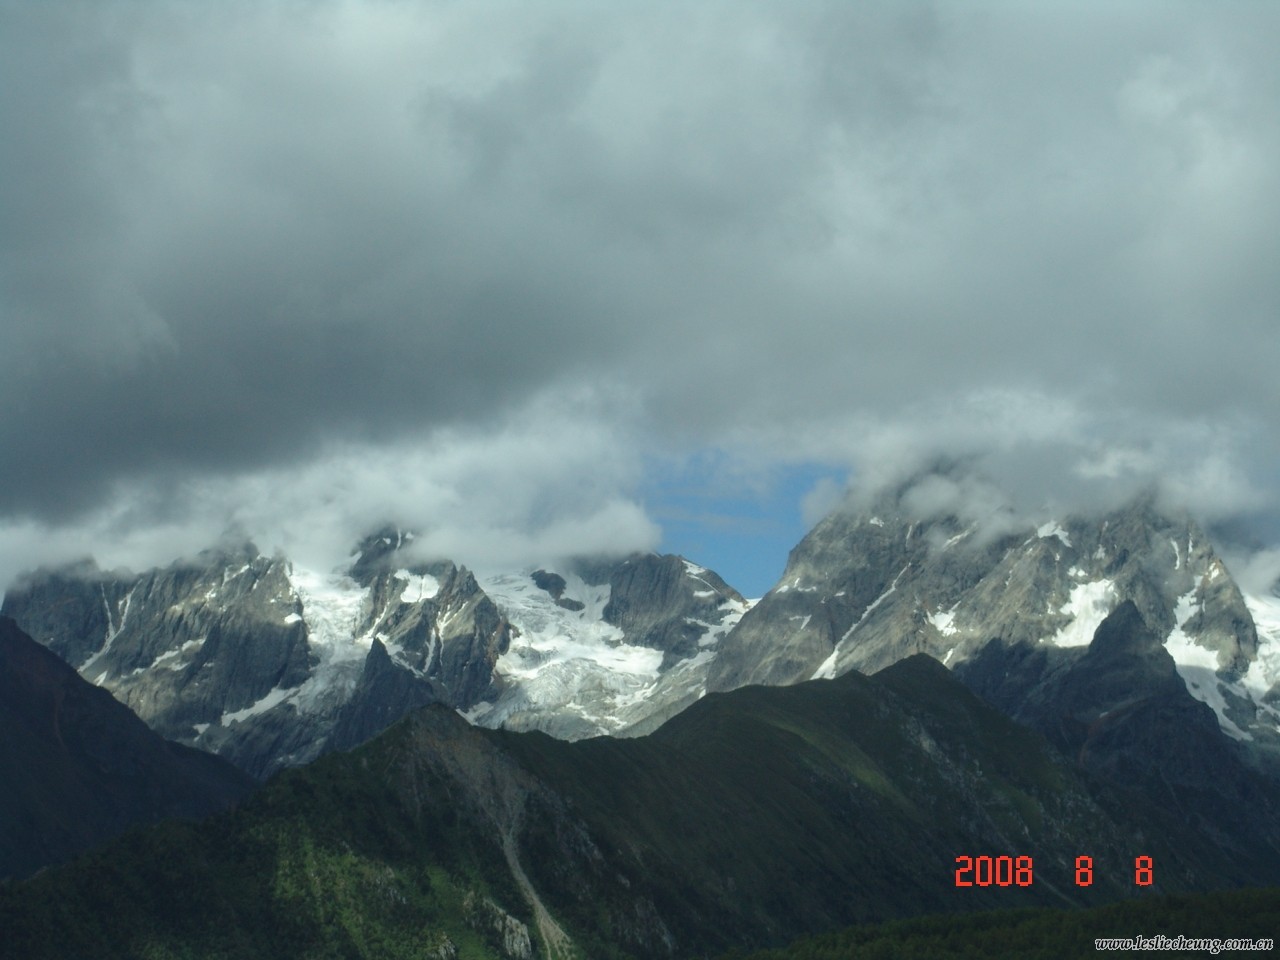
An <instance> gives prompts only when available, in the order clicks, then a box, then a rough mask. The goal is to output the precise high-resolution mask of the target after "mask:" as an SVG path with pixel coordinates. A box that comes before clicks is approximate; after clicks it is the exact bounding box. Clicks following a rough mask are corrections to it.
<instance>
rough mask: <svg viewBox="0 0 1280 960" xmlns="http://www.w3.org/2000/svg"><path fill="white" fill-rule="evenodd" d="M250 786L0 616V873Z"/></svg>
mask: <svg viewBox="0 0 1280 960" xmlns="http://www.w3.org/2000/svg"><path fill="white" fill-rule="evenodd" d="M252 787H253V781H252V780H251V779H250V778H249V777H247V776H245V775H244V774H243V773H241V772H240V771H239V770H237V769H235V767H233V766H231V764H229V763H226V762H225V761H223V760H220V759H218V758H217V757H211V756H209V755H208V754H205V753H201V752H200V751H198V750H189V749H187V748H185V747H182V746H179V745H178V744H174V743H169V742H168V741H165V740H163V739H162V738H161V737H159V736H158V735H156V734H155V733H154V732H152V731H151V730H149V729H147V727H146V725H145V724H144V723H143V722H142V721H141V720H139V719H138V718H137V717H136V716H135V715H134V714H133V713H132V712H130V711H129V709H128V708H126V707H125V706H124V705H122V704H120V703H119V702H117V701H116V700H115V699H114V698H113V697H112V696H111V695H110V694H109V693H107V692H106V691H105V690H102V689H100V688H98V687H94V686H93V685H92V684H89V683H87V682H86V681H84V680H83V679H81V678H80V676H78V675H77V674H76V672H75V671H74V670H73V669H71V667H70V666H68V665H67V664H66V663H65V662H64V661H63V660H61V659H60V658H59V657H57V656H55V655H54V654H53V653H51V652H50V651H48V650H46V649H45V648H44V647H42V646H41V645H40V644H38V643H36V642H35V641H34V640H32V639H31V638H30V637H29V636H27V635H26V634H25V633H23V632H22V631H21V630H20V629H19V628H18V626H17V624H16V623H14V621H13V620H11V619H8V618H0V878H3V877H22V876H26V875H27V874H30V873H33V872H34V871H36V870H37V869H39V868H40V867H43V866H47V865H49V864H52V863H57V862H59V861H62V860H67V859H70V858H71V857H72V856H74V855H75V854H77V853H80V852H82V851H84V850H86V849H88V848H89V847H91V846H93V845H95V844H97V843H100V842H102V841H103V840H106V839H107V838H108V837H111V836H114V835H116V834H119V833H122V832H124V831H125V830H126V829H128V828H129V827H132V826H137V825H140V824H144V823H150V822H153V821H155V820H159V819H162V818H166V817H190V818H198V817H202V816H207V815H208V814H211V813H214V812H216V811H217V810H220V809H223V808H225V807H227V806H230V805H232V804H233V803H235V802H236V801H237V800H238V799H240V798H241V797H243V796H244V795H246V794H247V793H248V792H249V790H250V789H252Z"/></svg>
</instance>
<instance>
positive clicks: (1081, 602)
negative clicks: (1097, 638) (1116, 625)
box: [1043, 579, 1116, 647]
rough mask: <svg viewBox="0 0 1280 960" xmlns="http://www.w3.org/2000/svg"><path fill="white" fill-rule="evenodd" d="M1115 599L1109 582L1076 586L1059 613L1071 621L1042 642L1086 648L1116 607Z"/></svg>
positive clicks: (1057, 645)
mask: <svg viewBox="0 0 1280 960" xmlns="http://www.w3.org/2000/svg"><path fill="white" fill-rule="evenodd" d="M1115 600H1116V596H1115V584H1114V583H1113V582H1112V581H1110V580H1105V579H1104V580H1094V581H1091V582H1089V583H1077V584H1076V585H1075V586H1074V587H1072V588H1071V595H1070V596H1069V597H1068V598H1067V602H1066V603H1064V604H1063V605H1062V607H1061V608H1060V609H1059V611H1058V612H1059V613H1062V614H1065V615H1067V616H1069V617H1070V618H1071V622H1070V623H1068V624H1067V625H1066V626H1064V627H1063V628H1062V629H1061V630H1059V631H1058V632H1057V633H1055V634H1054V635H1053V636H1052V637H1046V638H1045V640H1044V641H1043V642H1045V643H1052V644H1053V645H1054V646H1055V647H1087V646H1088V645H1089V644H1090V643H1091V642H1092V640H1093V635H1094V633H1096V632H1097V630H1098V626H1099V625H1100V624H1101V623H1102V621H1103V620H1105V619H1106V618H1107V614H1109V613H1110V612H1111V609H1112V607H1114V606H1115Z"/></svg>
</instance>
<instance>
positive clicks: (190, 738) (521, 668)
mask: <svg viewBox="0 0 1280 960" xmlns="http://www.w3.org/2000/svg"><path fill="white" fill-rule="evenodd" d="M413 539H414V538H413V536H412V534H410V533H405V532H402V531H397V530H395V529H391V528H388V529H384V530H380V531H378V532H377V533H375V534H373V535H371V536H370V537H367V538H366V539H365V540H364V541H363V542H362V543H361V544H360V545H359V548H358V550H357V552H356V555H355V557H354V559H353V561H352V563H351V564H350V566H349V567H348V568H347V570H346V571H345V572H336V573H331V574H322V573H318V572H316V571H310V570H305V569H301V568H297V567H295V566H294V565H293V564H292V563H290V562H289V561H288V560H287V559H286V558H284V557H266V556H262V555H261V554H260V553H259V551H258V550H257V549H256V548H255V547H254V546H253V545H252V544H245V545H242V546H239V547H234V548H223V549H220V550H211V551H207V552H205V553H203V554H201V555H200V556H198V557H196V558H195V559H194V560H191V561H186V562H182V563H175V564H173V565H171V566H169V567H167V568H164V569H158V570H152V571H148V572H146V573H143V574H129V573H122V572H114V573H108V572H105V571H101V570H98V569H97V568H96V567H95V566H93V565H92V563H84V564H80V565H77V566H76V567H75V568H70V569H66V570H59V571H38V572H37V573H35V574H33V575H31V576H30V577H28V578H26V580H25V581H24V582H23V583H20V584H18V585H17V586H16V587H15V588H13V589H11V590H10V591H9V592H8V594H7V596H6V598H5V602H4V610H5V611H6V612H7V613H11V614H12V615H13V616H14V617H15V618H17V619H19V620H20V622H22V623H24V624H28V625H32V626H33V628H35V629H37V630H38V631H39V634H40V638H41V640H42V641H43V642H44V643H46V644H47V645H48V646H49V647H50V649H53V650H55V651H57V652H59V653H60V654H62V655H63V656H65V657H70V658H73V661H74V665H75V666H77V667H78V668H79V669H80V671H81V673H82V674H83V675H84V676H85V677H86V678H88V679H90V680H92V681H94V682H96V683H99V684H101V685H103V686H105V687H106V688H107V689H109V690H111V691H112V692H113V693H115V694H116V695H117V696H119V697H120V698H121V699H122V700H124V701H125V702H127V703H128V704H129V705H130V706H131V707H132V708H133V709H134V710H135V711H137V712H138V714H139V715H140V716H141V717H142V718H143V719H144V720H146V721H147V722H148V723H149V724H151V725H152V726H153V727H154V728H155V729H157V730H159V731H160V732H161V733H163V734H165V735H166V736H169V737H172V738H173V739H176V740H178V741H180V742H184V743H188V744H192V745H194V746H198V747H201V748H203V749H207V750H211V751H213V752H216V753H219V754H220V755H222V756H224V757H227V758H228V759H230V760H232V761H233V762H235V763H236V764H237V765H239V766H241V767H242V768H243V769H245V770H247V771H249V772H251V773H252V774H253V775H254V776H258V777H263V776H266V775H268V774H270V773H272V772H274V771H276V770H278V769H280V768H281V767H283V766H289V765H296V764H299V763H306V762H309V761H310V760H312V759H314V758H315V757H317V756H319V755H320V754H321V753H323V752H324V751H326V750H332V749H349V748H350V747H353V746H355V745H357V744H358V743H361V742H363V741H364V740H365V739H367V738H368V737H370V736H372V735H374V734H375V733H377V732H378V731H380V730H382V729H384V728H385V727H386V726H387V725H389V724H390V723H392V722H394V721H395V720H396V719H398V718H399V717H401V716H403V715H404V714H405V713H406V712H408V711H410V710H412V709H414V708H416V707H418V706H422V705H424V704H426V703H432V702H440V703H443V704H446V705H448V706H451V707H454V708H456V709H458V710H460V711H462V712H464V713H466V714H467V715H468V716H469V717H471V718H472V719H474V720H476V721H477V722H480V723H483V724H487V725H492V726H498V725H507V726H510V727H515V728H520V729H542V730H545V731H547V732H550V733H553V734H555V735H557V736H562V737H567V738H576V737H586V736H595V735H598V734H601V733H619V732H626V731H631V732H641V731H643V730H645V729H652V728H653V727H655V726H657V725H658V724H659V723H660V722H661V721H662V720H664V719H666V718H667V717H668V716H671V715H672V714H674V713H675V712H677V711H678V710H680V709H682V708H683V707H684V706H687V705H688V704H689V703H691V702H693V701H694V700H696V699H697V698H698V697H700V696H701V695H702V693H703V692H704V690H705V682H704V678H705V671H706V668H707V665H708V664H709V663H710V661H711V660H712V659H713V657H714V655H715V651H716V649H717V647H718V644H719V643H720V641H721V639H722V638H723V637H724V635H725V634H726V633H727V632H728V630H729V629H730V628H731V627H732V626H733V624H734V623H736V622H737V620H738V618H739V617H740V616H741V615H742V612H743V611H744V610H745V609H746V603H745V601H743V599H742V597H741V596H740V595H739V594H738V593H737V592H736V591H734V590H733V589H732V588H731V587H729V586H728V585H726V584H725V583H724V581H723V580H721V579H720V578H719V577H718V576H716V575H715V574H714V573H712V572H710V571H707V570H704V569H703V568H701V567H698V566H696V565H694V564H692V563H689V562H688V561H685V560H683V559H681V558H679V557H670V556H667V557H662V556H657V555H647V556H645V555H636V556H633V557H628V558H623V559H621V560H596V561H592V562H581V563H578V564H568V565H566V566H565V569H564V570H563V571H562V572H555V571H551V570H537V571H533V572H532V573H528V572H520V573H513V574H499V575H491V576H488V577H487V578H485V581H484V583H483V584H482V583H481V582H480V581H479V580H477V578H476V576H475V575H474V574H473V573H472V572H471V571H469V570H467V569H466V568H465V567H459V566H457V565H455V564H453V563H451V562H449V561H442V560H437V561H431V562H421V561H419V560H417V559H415V557H414V553H413ZM584 575H585V577H586V579H584Z"/></svg>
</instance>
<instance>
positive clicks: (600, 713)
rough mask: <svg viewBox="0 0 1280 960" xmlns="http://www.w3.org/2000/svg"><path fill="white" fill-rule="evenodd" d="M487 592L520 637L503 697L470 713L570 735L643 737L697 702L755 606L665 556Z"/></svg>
mask: <svg viewBox="0 0 1280 960" xmlns="http://www.w3.org/2000/svg"><path fill="white" fill-rule="evenodd" d="M483 586H484V589H485V591H486V592H487V593H488V594H489V595H490V596H491V597H493V598H494V600H495V601H496V602H497V604H498V605H499V606H500V608H501V609H502V610H503V611H504V613H505V615H506V616H508V617H510V619H511V621H512V623H513V624H514V625H515V628H516V631H517V635H516V637H515V639H514V640H513V642H512V645H511V648H510V650H509V651H508V652H507V654H506V655H505V656H504V657H503V658H502V659H501V660H500V661H499V663H498V674H499V676H500V678H502V681H503V689H502V693H501V695H500V696H499V697H498V698H496V699H495V700H494V701H493V702H491V703H488V704H483V705H481V706H480V707H479V708H477V709H476V710H474V711H472V712H471V713H469V714H468V716H469V717H470V718H471V719H473V720H474V721H475V722H477V723H480V724H483V725H485V726H503V727H506V728H509V729H516V730H532V729H537V730H543V731H545V732H547V733H551V734H553V735H555V736H558V737H561V738H564V739H578V738H580V737H588V736H597V735H600V734H606V733H607V734H620V735H636V734H640V733H644V732H647V731H649V730H652V729H654V728H655V727H657V726H658V725H659V724H660V723H661V722H662V721H663V720H666V719H667V718H668V717H670V716H673V715H674V714H675V713H678V712H679V711H680V710H682V709H683V708H684V707H686V706H688V705H689V704H690V703H693V702H694V701H695V700H697V699H698V698H699V697H701V696H702V695H703V694H704V693H705V692H706V671H707V669H708V667H709V665H710V664H711V663H712V662H713V661H714V659H715V657H716V654H717V652H718V650H719V649H720V645H721V643H722V642H723V640H724V637H725V636H726V635H727V634H728V633H729V631H730V630H732V629H733V627H734V625H735V624H737V622H738V621H739V620H740V619H741V617H742V615H743V614H744V613H745V612H746V610H747V609H748V606H749V604H748V603H747V601H745V600H744V599H743V598H742V596H741V595H740V594H739V593H738V592H737V591H736V590H734V589H733V588H732V587H730V586H728V585H727V584H726V583H725V582H724V581H723V580H722V579H720V577H719V576H717V575H716V574H715V573H713V572H712V571H710V570H707V569H705V568H703V567H700V566H698V565H697V564H694V563H691V562H689V561H688V560H685V559H684V558H682V557H676V556H670V555H666V556H660V555H658V554H636V555H634V556H631V557H626V558H624V559H622V560H607V561H603V560H596V561H578V562H576V563H570V564H568V565H566V567H565V569H564V570H562V571H559V572H556V571H549V570H537V571H534V572H533V574H532V575H526V574H510V575H502V574H500V575H495V576H492V577H487V578H485V580H484V581H483Z"/></svg>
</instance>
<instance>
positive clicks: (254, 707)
mask: <svg viewBox="0 0 1280 960" xmlns="http://www.w3.org/2000/svg"><path fill="white" fill-rule="evenodd" d="M297 692H298V688H297V687H293V688H291V689H288V690H282V689H281V688H280V687H276V688H274V689H273V690H270V691H268V692H267V695H266V696H265V697H263V698H262V699H261V700H259V701H258V702H257V703H254V704H251V705H249V706H247V707H245V708H244V709H243V710H236V711H233V712H231V713H224V714H223V715H222V719H221V720H220V721H218V722H219V723H221V724H222V725H223V726H224V727H225V726H228V725H230V724H233V723H240V722H242V721H244V720H248V719H249V718H250V717H255V716H257V715H258V714H260V713H266V712H267V711H268V710H270V709H271V708H272V707H274V706H275V705H276V704H278V703H283V702H284V701H285V700H288V699H289V698H290V697H291V696H293V694H295V693H297Z"/></svg>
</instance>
